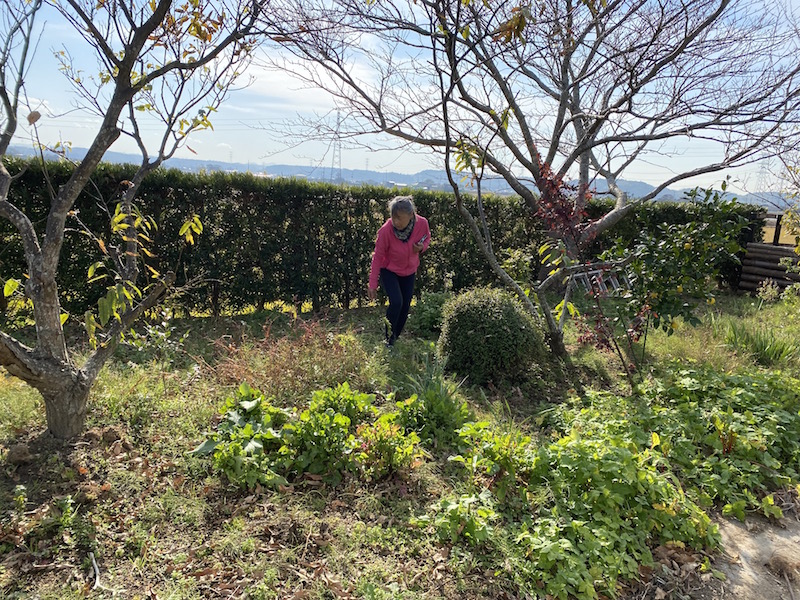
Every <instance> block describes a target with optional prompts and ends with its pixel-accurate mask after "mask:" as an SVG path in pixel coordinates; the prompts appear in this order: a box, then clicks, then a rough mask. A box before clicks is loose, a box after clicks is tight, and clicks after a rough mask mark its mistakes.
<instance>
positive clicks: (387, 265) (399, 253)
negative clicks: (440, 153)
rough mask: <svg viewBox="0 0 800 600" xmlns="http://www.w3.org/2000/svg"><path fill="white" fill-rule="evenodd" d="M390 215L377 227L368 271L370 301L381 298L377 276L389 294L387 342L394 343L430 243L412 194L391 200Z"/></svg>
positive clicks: (428, 229)
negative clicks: (420, 259)
mask: <svg viewBox="0 0 800 600" xmlns="http://www.w3.org/2000/svg"><path fill="white" fill-rule="evenodd" d="M389 213H390V214H391V218H390V219H387V221H386V223H384V224H383V226H382V227H381V228H380V229H379V230H378V238H377V239H376V240H375V253H374V254H373V255H372V267H371V268H370V272H369V288H368V290H367V292H368V295H369V298H370V300H375V299H376V298H377V297H378V278H379V277H380V282H381V285H383V290H384V291H385V292H386V295H387V296H388V297H389V308H388V309H386V320H387V321H388V325H387V327H386V344H387V345H389V346H392V345H393V344H394V342H395V340H396V339H397V338H398V337H399V336H400V334H401V333H402V332H403V327H404V326H405V324H406V319H408V311H409V309H410V308H411V297H412V296H413V294H414V278H415V276H416V273H417V268H418V267H419V255H420V254H421V253H422V252H425V250H427V249H428V246H430V243H431V230H430V228H429V227H428V220H427V219H426V218H425V217H421V216H419V215H418V214H417V211H416V209H415V208H414V201H413V199H412V197H411V196H396V197H395V198H392V199H391V200H390V201H389Z"/></svg>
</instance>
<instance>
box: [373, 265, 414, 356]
mask: <svg viewBox="0 0 800 600" xmlns="http://www.w3.org/2000/svg"><path fill="white" fill-rule="evenodd" d="M415 277H416V273H412V274H411V275H407V276H405V277H400V276H399V275H397V274H396V273H393V272H392V271H389V270H387V269H381V284H382V285H383V290H384V291H385V292H386V295H387V296H388V297H389V308H387V309H386V320H387V321H389V327H390V328H391V335H389V330H388V328H387V331H386V338H387V340H388V341H389V343H392V342H394V341H395V340H396V339H397V338H398V337H400V334H401V333H402V332H403V327H405V325H406V320H407V319H408V311H409V310H410V309H411V297H412V296H413V295H414V278H415Z"/></svg>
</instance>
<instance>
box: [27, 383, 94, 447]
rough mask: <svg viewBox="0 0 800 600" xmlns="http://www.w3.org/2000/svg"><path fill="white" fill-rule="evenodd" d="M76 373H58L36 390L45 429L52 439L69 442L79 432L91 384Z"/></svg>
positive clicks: (84, 419)
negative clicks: (51, 435)
mask: <svg viewBox="0 0 800 600" xmlns="http://www.w3.org/2000/svg"><path fill="white" fill-rule="evenodd" d="M83 379H85V377H83V374H82V373H81V372H80V371H72V370H71V371H70V372H68V373H62V374H61V375H60V376H59V377H53V379H52V380H51V381H48V387H47V389H44V390H39V391H40V392H41V394H42V398H44V406H45V412H46V414H47V429H48V430H49V431H50V433H52V434H53V436H54V437H57V438H59V439H69V438H73V437H75V436H77V435H79V434H80V433H81V432H82V431H83V425H84V423H85V421H86V408H87V403H88V399H89V390H90V389H91V384H90V383H88V382H86V381H83Z"/></svg>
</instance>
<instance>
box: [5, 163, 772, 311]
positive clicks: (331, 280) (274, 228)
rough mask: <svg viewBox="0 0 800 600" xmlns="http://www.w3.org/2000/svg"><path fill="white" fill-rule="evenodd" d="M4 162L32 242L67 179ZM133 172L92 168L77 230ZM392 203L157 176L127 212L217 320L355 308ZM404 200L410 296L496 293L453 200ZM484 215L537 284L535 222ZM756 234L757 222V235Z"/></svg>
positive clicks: (100, 216) (196, 304)
mask: <svg viewBox="0 0 800 600" xmlns="http://www.w3.org/2000/svg"><path fill="white" fill-rule="evenodd" d="M4 160H5V164H6V166H7V168H8V169H9V171H10V172H11V174H12V175H17V174H19V178H18V179H16V180H15V181H14V182H13V184H12V186H11V191H10V194H9V199H10V200H11V201H12V202H13V203H14V204H16V205H17V206H19V207H20V208H21V209H22V210H24V211H25V212H26V213H27V214H29V215H32V220H33V221H34V224H35V226H36V228H37V230H38V231H39V232H40V233H41V232H42V231H43V229H44V225H45V218H46V214H47V210H48V208H49V200H48V198H49V197H50V196H49V194H48V189H58V186H59V185H61V184H63V183H64V182H65V181H66V180H67V179H68V177H69V175H70V173H71V171H72V167H71V166H70V165H68V164H66V163H56V162H50V163H46V164H45V165H44V166H42V165H41V164H40V163H37V162H35V161H30V162H28V161H22V160H20V159H15V158H8V157H6V158H4ZM23 167H26V168H23ZM135 170H136V166H134V165H115V164H108V163H104V164H101V165H100V167H99V168H98V169H97V171H96V173H95V176H94V177H93V180H92V183H91V185H89V186H87V188H86V190H85V191H84V192H83V193H82V194H81V196H80V197H79V199H78V201H77V202H76V205H75V208H76V210H77V218H79V219H80V221H81V222H82V223H84V224H85V225H86V226H87V227H89V228H90V229H91V230H92V231H94V232H99V233H100V234H101V237H106V238H107V237H108V235H109V218H108V214H107V211H111V212H112V213H113V210H114V205H115V203H116V199H117V198H118V197H119V191H120V186H121V182H123V181H125V180H129V179H131V178H132V177H133V174H134V173H135ZM398 193H408V192H407V190H403V191H402V192H401V191H398V190H397V189H387V188H382V187H373V186H359V187H343V186H335V185H332V184H325V183H312V182H308V181H305V180H300V179H272V178H265V177H256V176H253V175H251V174H244V173H221V172H214V173H185V172H182V171H179V170H177V169H159V170H157V171H155V172H154V173H152V174H151V175H149V176H148V177H147V178H146V180H145V181H144V183H143V184H142V187H141V190H140V193H139V197H138V200H137V205H138V206H139V208H140V209H141V210H142V211H143V212H144V213H145V214H148V215H151V216H153V217H154V218H155V220H156V222H157V223H158V225H159V229H158V231H157V232H156V235H155V237H154V248H156V249H157V251H158V257H157V259H156V260H157V263H158V264H157V268H159V270H161V271H165V270H168V269H173V270H175V271H176V272H177V274H178V285H183V284H184V283H186V282H187V281H188V280H191V279H193V278H196V277H200V278H201V281H202V282H201V283H200V284H199V285H195V286H194V287H191V288H190V289H188V291H187V292H186V293H185V294H183V295H182V296H181V300H180V301H181V303H182V304H183V306H184V307H185V309H187V310H192V311H200V312H211V313H219V312H221V311H237V310H241V309H243V308H245V307H250V306H256V307H260V306H263V305H264V304H266V303H268V302H272V301H276V300H282V301H284V302H287V303H294V304H297V305H299V304H302V303H305V302H311V303H312V305H313V307H314V308H315V309H317V310H318V309H321V308H324V307H329V306H344V307H348V306H352V305H353V303H356V302H358V303H359V304H360V303H361V302H362V301H364V300H365V298H366V283H367V274H368V270H369V264H370V259H371V254H372V250H373V247H374V246H373V244H374V239H375V234H376V232H377V230H378V228H379V227H380V226H381V224H382V223H383V222H384V220H385V219H386V218H387V216H388V215H387V213H386V201H387V200H388V199H389V198H391V197H392V196H394V195H396V194H398ZM413 194H414V198H415V201H416V204H417V207H418V210H419V212H420V214H422V215H424V216H426V217H427V218H428V219H429V221H430V224H431V235H432V240H433V243H432V245H431V247H430V249H429V251H428V252H426V253H425V255H424V257H423V260H422V265H421V268H420V271H419V273H418V289H419V290H427V291H430V292H438V291H443V290H445V289H451V290H453V291H459V290H461V289H464V288H467V287H473V286H479V285H489V284H493V283H496V279H495V277H494V276H493V274H492V273H491V271H490V270H489V268H488V266H487V264H486V261H485V260H484V259H483V256H482V255H481V253H480V251H479V249H478V247H477V244H476V243H475V241H474V239H473V237H472V234H471V232H470V230H469V228H468V227H467V226H466V225H465V224H464V223H463V221H462V220H461V217H460V216H459V214H458V212H457V211H456V210H455V208H454V201H453V196H452V194H450V193H444V192H428V191H421V190H415V191H413ZM468 201H474V200H468ZM484 203H485V210H486V215H487V218H488V221H489V224H490V227H491V231H492V232H493V240H492V242H493V245H494V247H495V249H498V250H499V251H501V252H502V251H503V250H506V249H508V250H514V251H516V252H517V257H518V256H520V255H522V256H530V257H531V258H530V261H531V272H533V273H536V272H537V271H538V268H539V265H538V262H537V260H538V258H537V248H538V247H539V246H540V244H541V242H542V241H543V240H544V239H545V235H546V234H545V232H544V231H543V229H542V228H541V224H540V222H539V221H538V219H536V217H535V216H533V215H531V214H530V213H529V211H527V210H526V208H525V206H524V205H523V203H522V201H521V200H520V199H519V198H508V197H499V196H487V197H486V198H485V200H484ZM609 208H610V204H607V203H603V202H594V204H593V205H592V207H591V211H592V213H593V214H599V212H600V211H606V210H608V209H609ZM742 210H743V211H744V212H745V213H746V215H747V216H748V218H752V217H753V216H755V215H756V214H757V213H756V211H755V210H754V209H753V207H743V209H742ZM193 213H197V214H198V215H200V218H201V219H202V222H203V225H204V228H205V230H204V232H203V234H202V235H201V236H199V238H198V240H197V241H196V244H195V245H194V246H189V247H186V246H185V245H184V244H183V243H182V242H181V241H180V239H179V238H178V230H179V229H180V226H181V224H182V223H183V222H184V221H185V220H186V219H187V218H188V217H189V216H190V215H192V214H193ZM687 218H691V217H690V215H689V213H687V211H686V210H685V208H683V207H682V205H680V204H672V203H658V204H647V205H645V206H643V207H641V208H640V209H639V210H638V212H637V213H636V215H635V216H634V217H633V218H629V219H628V220H626V221H624V222H623V223H621V224H620V225H619V226H618V227H617V228H615V230H614V232H613V235H615V236H616V235H621V236H623V237H626V238H627V237H629V238H631V239H632V240H634V239H635V237H636V235H637V234H638V232H639V231H641V230H642V229H646V228H648V227H649V225H648V224H649V223H658V222H659V220H667V221H675V222H678V221H682V220H685V219H687ZM762 226H763V219H762V220H761V221H760V222H758V223H757V224H756V227H757V228H760V227H762ZM68 227H69V231H68V233H67V236H66V239H65V244H64V248H63V251H62V261H61V271H60V273H59V286H60V289H61V294H62V303H63V307H64V308H65V309H66V310H68V311H69V312H71V313H73V314H82V313H83V311H84V310H86V307H87V305H89V304H92V303H94V302H95V301H96V300H97V298H99V297H100V295H102V294H103V292H104V290H103V289H102V285H101V284H100V283H97V284H93V285H91V286H88V285H87V284H86V279H87V278H86V273H87V270H88V268H89V265H91V264H92V263H94V262H95V261H97V260H99V259H100V250H99V249H98V248H97V246H96V244H95V243H94V242H92V241H91V240H90V239H89V238H88V237H87V236H85V235H83V234H82V233H80V231H79V229H80V227H78V222H77V220H74V219H73V220H70V221H68ZM759 233H760V232H755V233H754V235H756V236H758V235H759ZM609 235H610V234H606V235H605V236H604V237H601V238H599V239H598V240H597V241H596V242H595V247H594V248H593V250H594V251H599V250H601V249H602V248H603V247H605V246H606V245H607V243H608V240H609V239H610V238H609ZM26 270H27V267H26V266H25V262H24V257H23V255H22V249H21V245H20V243H19V238H18V236H16V235H15V231H14V230H13V228H12V227H11V225H10V224H9V223H8V222H6V221H4V220H0V280H3V279H5V278H9V277H15V278H21V277H22V276H23V274H24V273H25V272H26Z"/></svg>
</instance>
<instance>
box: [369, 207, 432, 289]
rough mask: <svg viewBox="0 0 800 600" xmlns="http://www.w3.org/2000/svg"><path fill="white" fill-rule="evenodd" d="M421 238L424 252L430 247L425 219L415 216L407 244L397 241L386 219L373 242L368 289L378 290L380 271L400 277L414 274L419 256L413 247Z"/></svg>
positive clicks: (428, 228)
mask: <svg viewBox="0 0 800 600" xmlns="http://www.w3.org/2000/svg"><path fill="white" fill-rule="evenodd" d="M423 237H424V238H425V241H424V242H423V243H422V252H425V251H426V250H427V249H428V246H430V245H431V230H430V227H429V226H428V220H427V219H426V218H425V217H421V216H419V215H417V222H416V223H415V224H414V231H413V232H412V233H411V237H410V238H409V239H408V241H407V242H401V241H400V240H398V239H397V237H396V236H395V235H394V231H392V220H391V219H387V220H386V223H384V224H383V226H382V227H381V228H380V229H379V230H378V239H376V240H375V253H374V254H373V255H372V267H371V268H370V270H369V289H371V290H375V289H378V276H379V275H380V274H381V269H388V270H389V271H391V272H392V273H395V274H397V275H400V277H405V276H406V275H411V274H412V273H416V272H417V268H418V267H419V254H416V253H415V252H414V250H413V245H414V244H416V243H418V242H419V241H420V240H421V239H422V238H423ZM422 252H420V254H422Z"/></svg>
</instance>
